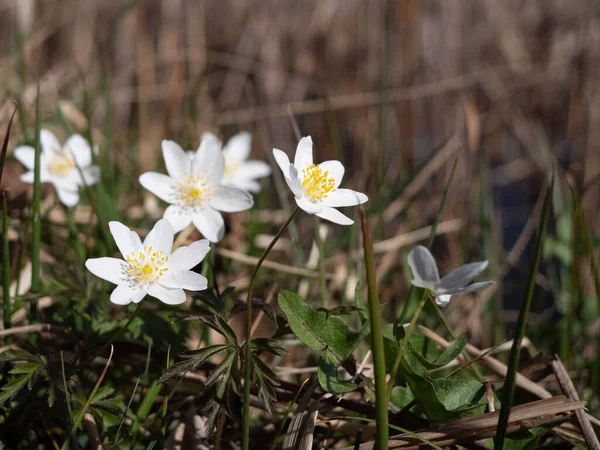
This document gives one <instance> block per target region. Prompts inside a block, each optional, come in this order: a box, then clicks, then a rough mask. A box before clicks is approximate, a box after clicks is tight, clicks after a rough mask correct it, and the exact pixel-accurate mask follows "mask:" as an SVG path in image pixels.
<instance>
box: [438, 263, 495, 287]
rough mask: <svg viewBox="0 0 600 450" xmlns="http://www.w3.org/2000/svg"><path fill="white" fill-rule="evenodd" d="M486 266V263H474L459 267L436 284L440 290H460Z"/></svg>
mask: <svg viewBox="0 0 600 450" xmlns="http://www.w3.org/2000/svg"><path fill="white" fill-rule="evenodd" d="M487 266H488V262H487V261H483V262H475V263H469V264H465V265H464V266H460V267H459V268H458V269H455V270H453V271H452V272H450V273H449V274H447V275H446V276H444V277H443V278H442V279H441V280H440V282H439V283H438V287H439V288H440V289H445V290H450V289H456V288H461V287H463V286H466V285H467V284H469V283H470V282H471V281H473V280H474V279H475V278H476V277H477V276H478V275H479V274H480V273H481V272H483V271H484V270H485V268H486V267H487Z"/></svg>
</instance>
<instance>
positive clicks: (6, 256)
mask: <svg viewBox="0 0 600 450" xmlns="http://www.w3.org/2000/svg"><path fill="white" fill-rule="evenodd" d="M8 246H9V241H8V207H7V205H6V190H4V191H3V192H2V295H3V297H2V305H3V317H2V318H3V321H4V329H5V330H8V329H9V328H10V327H11V323H10V316H11V314H12V311H11V304H10V251H9V247H8ZM11 342H12V337H7V338H6V340H5V341H4V344H5V345H7V344H10V343H11Z"/></svg>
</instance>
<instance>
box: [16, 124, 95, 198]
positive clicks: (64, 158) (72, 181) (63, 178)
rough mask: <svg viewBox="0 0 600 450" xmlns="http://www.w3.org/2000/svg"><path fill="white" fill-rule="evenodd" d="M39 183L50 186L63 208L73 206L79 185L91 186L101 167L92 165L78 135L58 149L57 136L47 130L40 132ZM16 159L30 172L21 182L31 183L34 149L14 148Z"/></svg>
mask: <svg viewBox="0 0 600 450" xmlns="http://www.w3.org/2000/svg"><path fill="white" fill-rule="evenodd" d="M40 144H41V147H42V153H41V155H40V180H41V182H42V183H52V184H53V185H54V188H55V189H56V193H57V194H58V198H59V200H60V202H61V203H62V204H63V205H66V206H75V205H76V204H77V203H78V202H79V186H84V185H87V186H91V185H93V184H96V183H97V182H98V180H99V179H100V168H99V167H98V166H93V165H92V149H91V148H90V145H89V144H88V142H87V141H86V140H85V139H84V138H83V137H82V136H80V135H78V134H74V135H73V136H71V137H70V138H69V139H67V141H66V142H65V145H64V146H61V145H60V143H59V142H58V139H56V136H54V134H52V133H51V132H50V131H48V130H41V131H40ZM15 158H17V159H18V160H19V161H20V162H21V164H23V165H24V166H25V167H26V168H27V169H29V172H26V173H24V174H23V175H21V181H23V182H25V183H33V177H34V173H33V170H34V166H35V149H34V148H33V147H29V146H27V145H22V146H20V147H17V148H16V149H15Z"/></svg>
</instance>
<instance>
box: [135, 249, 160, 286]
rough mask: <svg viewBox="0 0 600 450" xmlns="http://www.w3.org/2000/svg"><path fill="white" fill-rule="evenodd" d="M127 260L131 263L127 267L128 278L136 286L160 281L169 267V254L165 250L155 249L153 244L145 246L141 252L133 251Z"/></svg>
mask: <svg viewBox="0 0 600 450" xmlns="http://www.w3.org/2000/svg"><path fill="white" fill-rule="evenodd" d="M125 260H126V261H127V263H128V264H129V265H128V266H127V268H126V269H125V272H126V278H127V280H128V281H129V282H130V283H131V284H133V285H136V286H139V285H140V284H141V285H149V284H150V283H152V282H154V281H158V280H159V279H160V277H162V276H163V275H164V274H165V272H166V271H167V270H169V269H168V267H165V266H166V264H167V261H169V257H168V256H163V251H162V250H159V251H155V250H154V249H153V248H152V246H150V247H144V248H142V249H141V250H140V251H139V252H131V253H130V254H129V255H128V256H127V257H126V258H125Z"/></svg>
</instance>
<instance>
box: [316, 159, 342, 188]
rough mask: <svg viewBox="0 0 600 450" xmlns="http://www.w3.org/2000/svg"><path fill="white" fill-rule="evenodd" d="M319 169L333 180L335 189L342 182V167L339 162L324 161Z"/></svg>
mask: <svg viewBox="0 0 600 450" xmlns="http://www.w3.org/2000/svg"><path fill="white" fill-rule="evenodd" d="M319 167H320V168H321V170H322V171H323V172H327V173H328V176H329V177H330V178H333V181H334V184H333V185H334V186H335V188H336V189H337V188H338V186H339V185H340V183H341V182H342V178H344V171H345V169H344V166H343V164H342V163H341V162H339V161H333V160H332V161H325V162H322V163H321V164H319Z"/></svg>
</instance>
